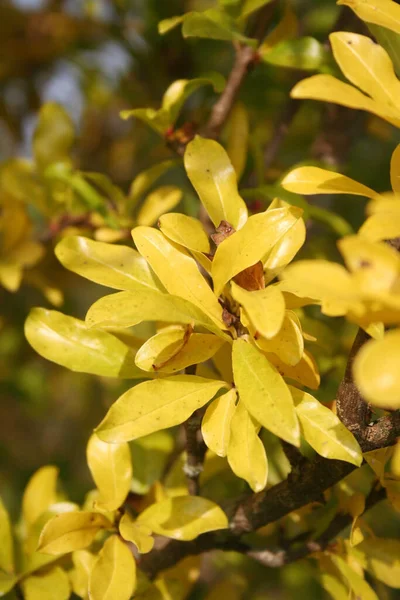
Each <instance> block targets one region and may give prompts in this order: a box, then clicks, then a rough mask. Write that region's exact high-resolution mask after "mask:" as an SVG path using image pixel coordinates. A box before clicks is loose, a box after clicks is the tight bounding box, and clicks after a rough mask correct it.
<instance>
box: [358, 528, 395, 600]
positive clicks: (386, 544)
mask: <svg viewBox="0 0 400 600" xmlns="http://www.w3.org/2000/svg"><path fill="white" fill-rule="evenodd" d="M357 549H359V550H360V551H361V552H363V553H364V554H365V557H366V560H367V571H369V572H370V573H371V575H372V576H373V577H376V578H377V579H379V581H382V582H383V583H385V584H386V585H388V586H389V587H391V588H395V589H398V588H400V580H399V571H400V541H399V540H396V539H380V538H376V537H374V538H373V539H372V538H370V539H367V540H364V542H362V544H360V545H359V546H358V548H357Z"/></svg>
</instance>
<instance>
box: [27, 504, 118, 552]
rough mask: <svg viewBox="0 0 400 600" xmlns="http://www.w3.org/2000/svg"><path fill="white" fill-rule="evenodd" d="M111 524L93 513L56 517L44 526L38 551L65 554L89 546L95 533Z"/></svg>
mask: <svg viewBox="0 0 400 600" xmlns="http://www.w3.org/2000/svg"><path fill="white" fill-rule="evenodd" d="M111 527H112V524H111V523H110V521H109V520H108V519H106V517H105V516H104V515H102V514H100V513H95V512H86V511H82V512H67V513H62V514H59V515H56V516H55V517H53V518H52V519H50V521H48V522H47V523H46V525H45V526H44V528H43V530H42V533H41V534H40V538H39V546H38V550H39V551H40V552H43V553H44V554H54V555H58V554H66V553H67V552H73V551H74V550H81V549H82V548H86V547H87V546H90V544H91V543H92V542H93V540H94V538H95V537H96V535H97V533H98V532H99V531H101V530H102V529H109V528H111Z"/></svg>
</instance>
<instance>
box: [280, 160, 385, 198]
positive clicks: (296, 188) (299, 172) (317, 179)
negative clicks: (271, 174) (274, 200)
mask: <svg viewBox="0 0 400 600" xmlns="http://www.w3.org/2000/svg"><path fill="white" fill-rule="evenodd" d="M281 185H282V187H283V188H285V190H288V191H290V192H295V193H297V194H355V195H357V196H367V198H373V197H374V196H376V192H374V190H371V189H370V188H368V187H366V186H365V185H362V184H361V183H358V182H357V181H354V179H350V177H346V176H345V175H340V173H335V172H333V171H327V170H326V169H320V168H319V167H299V168H298V169H293V171H290V173H288V175H286V177H285V178H284V179H283V180H282V182H281Z"/></svg>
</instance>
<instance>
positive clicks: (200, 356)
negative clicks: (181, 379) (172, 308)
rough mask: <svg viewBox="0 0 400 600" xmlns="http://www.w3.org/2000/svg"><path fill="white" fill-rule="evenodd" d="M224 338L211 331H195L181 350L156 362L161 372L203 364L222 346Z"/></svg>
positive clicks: (175, 370) (174, 371) (170, 371)
mask: <svg viewBox="0 0 400 600" xmlns="http://www.w3.org/2000/svg"><path fill="white" fill-rule="evenodd" d="M224 343H225V342H224V340H222V339H221V338H219V337H217V336H215V335H211V334H209V333H193V334H192V335H191V336H190V337H189V340H188V341H187V342H186V343H184V344H183V345H182V347H181V348H180V350H179V351H178V352H176V354H174V356H172V357H171V358H170V359H169V360H168V361H164V363H162V362H161V363H159V362H158V357H157V359H156V363H155V367H156V368H155V370H157V371H159V372H160V373H176V372H178V371H182V369H186V367H189V366H190V365H196V364H203V363H205V362H206V361H207V360H209V359H210V358H212V357H213V356H214V354H215V353H216V352H217V351H218V350H219V349H220V348H221V346H222V345H223V344H224Z"/></svg>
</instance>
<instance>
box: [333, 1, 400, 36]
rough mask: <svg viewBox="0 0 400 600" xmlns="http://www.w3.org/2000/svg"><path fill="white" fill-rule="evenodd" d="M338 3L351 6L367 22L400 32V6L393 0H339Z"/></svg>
mask: <svg viewBox="0 0 400 600" xmlns="http://www.w3.org/2000/svg"><path fill="white" fill-rule="evenodd" d="M338 4H344V5H346V6H349V7H350V8H351V9H352V10H353V11H354V12H355V13H356V15H357V16H358V17H359V18H360V19H362V20H363V21H367V23H375V25H381V26H382V27H387V28H388V29H390V30H391V31H395V32H396V33H400V7H399V6H398V5H397V4H396V3H395V2H393V1H392V0H368V1H365V0H339V1H338Z"/></svg>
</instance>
